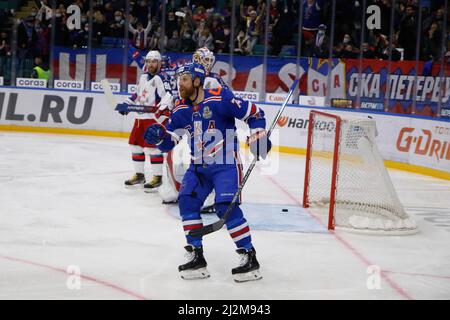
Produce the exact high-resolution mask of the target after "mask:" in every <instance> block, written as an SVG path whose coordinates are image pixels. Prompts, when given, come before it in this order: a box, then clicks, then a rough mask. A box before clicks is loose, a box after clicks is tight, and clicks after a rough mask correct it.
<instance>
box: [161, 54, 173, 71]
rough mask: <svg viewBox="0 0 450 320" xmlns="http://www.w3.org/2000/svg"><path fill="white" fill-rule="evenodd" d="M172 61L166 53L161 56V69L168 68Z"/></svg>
mask: <svg viewBox="0 0 450 320" xmlns="http://www.w3.org/2000/svg"><path fill="white" fill-rule="evenodd" d="M171 63H172V61H171V60H170V57H169V56H167V55H162V56H161V69H168V68H170V65H171Z"/></svg>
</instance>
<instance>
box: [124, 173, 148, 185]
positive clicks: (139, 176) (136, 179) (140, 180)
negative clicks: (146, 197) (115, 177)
mask: <svg viewBox="0 0 450 320" xmlns="http://www.w3.org/2000/svg"><path fill="white" fill-rule="evenodd" d="M144 183H145V176H144V174H143V173H136V174H134V175H133V176H132V177H131V178H130V179H128V180H126V181H125V187H126V188H142V186H143V185H144Z"/></svg>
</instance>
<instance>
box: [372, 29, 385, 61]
mask: <svg viewBox="0 0 450 320" xmlns="http://www.w3.org/2000/svg"><path fill="white" fill-rule="evenodd" d="M373 36H374V40H373V46H374V53H375V57H377V58H379V59H383V57H384V56H385V51H386V49H387V48H388V47H389V40H388V37H387V36H385V35H384V34H381V32H380V31H379V30H375V31H374V32H373Z"/></svg>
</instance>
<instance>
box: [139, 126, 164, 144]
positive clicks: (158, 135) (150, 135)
mask: <svg viewBox="0 0 450 320" xmlns="http://www.w3.org/2000/svg"><path fill="white" fill-rule="evenodd" d="M166 134H167V131H166V128H165V127H164V126H163V125H161V124H159V123H155V124H152V125H151V126H150V127H148V128H147V130H146V131H145V133H144V139H145V141H146V142H147V143H148V144H158V143H160V142H161V141H162V140H163V139H164V137H165V136H166Z"/></svg>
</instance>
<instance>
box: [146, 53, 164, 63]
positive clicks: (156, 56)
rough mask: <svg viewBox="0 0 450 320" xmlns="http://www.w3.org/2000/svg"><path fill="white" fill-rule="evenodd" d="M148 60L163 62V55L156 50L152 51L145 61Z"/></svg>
mask: <svg viewBox="0 0 450 320" xmlns="http://www.w3.org/2000/svg"><path fill="white" fill-rule="evenodd" d="M147 60H158V61H161V54H160V53H159V52H158V51H156V50H151V51H149V52H148V53H147V55H146V56H145V61H147Z"/></svg>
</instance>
